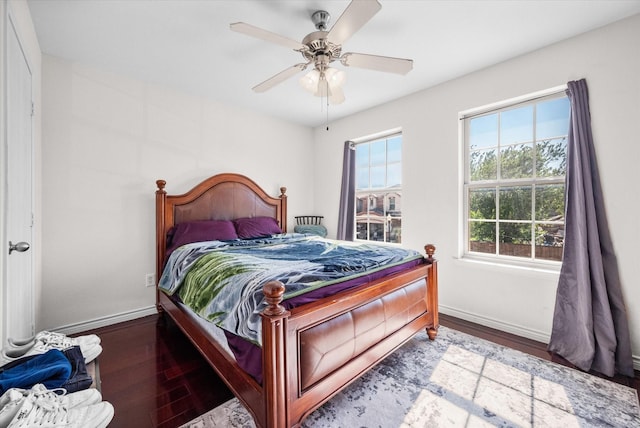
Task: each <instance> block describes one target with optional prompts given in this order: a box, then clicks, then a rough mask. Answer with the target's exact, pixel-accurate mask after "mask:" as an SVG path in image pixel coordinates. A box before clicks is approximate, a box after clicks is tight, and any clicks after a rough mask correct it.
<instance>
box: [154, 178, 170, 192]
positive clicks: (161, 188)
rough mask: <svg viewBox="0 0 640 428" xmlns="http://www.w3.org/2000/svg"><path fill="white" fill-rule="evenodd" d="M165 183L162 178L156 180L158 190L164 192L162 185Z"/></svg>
mask: <svg viewBox="0 0 640 428" xmlns="http://www.w3.org/2000/svg"><path fill="white" fill-rule="evenodd" d="M166 185H167V182H166V181H164V180H156V186H158V192H162V193H164V192H165V190H164V186H166Z"/></svg>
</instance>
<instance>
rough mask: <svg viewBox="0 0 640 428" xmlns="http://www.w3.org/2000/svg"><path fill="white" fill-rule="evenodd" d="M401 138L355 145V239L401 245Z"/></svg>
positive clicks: (396, 137) (376, 140)
mask: <svg viewBox="0 0 640 428" xmlns="http://www.w3.org/2000/svg"><path fill="white" fill-rule="evenodd" d="M401 201H402V135H401V134H394V135H390V136H386V137H383V138H378V139H375V140H371V141H366V142H362V143H358V144H357V145H356V239H359V240H365V241H380V242H391V243H395V244H399V243H401V242H402V215H401V214H402V213H401V207H402V202H401Z"/></svg>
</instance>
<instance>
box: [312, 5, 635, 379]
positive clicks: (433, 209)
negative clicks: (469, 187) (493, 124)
mask: <svg viewBox="0 0 640 428" xmlns="http://www.w3.org/2000/svg"><path fill="white" fill-rule="evenodd" d="M451 54H452V55H455V52H452V53H451ZM581 78H585V79H586V80H587V84H588V86H589V91H590V106H591V114H592V127H593V133H594V139H595V145H596V152H597V156H598V162H599V166H600V172H601V179H602V184H603V188H604V194H605V203H606V207H607V210H608V218H609V224H610V227H611V232H612V235H613V241H614V245H615V250H616V253H617V256H618V261H619V267H620V273H621V277H622V286H623V292H624V296H625V299H626V303H627V307H628V313H629V321H630V328H631V334H632V346H633V353H634V355H635V365H636V368H640V310H638V308H640V287H638V286H637V284H638V278H639V277H640V263H638V260H639V259H640V246H639V245H638V241H640V226H639V224H640V222H639V221H638V212H640V192H638V191H637V189H636V188H635V185H636V184H637V183H638V182H640V168H639V167H638V165H640V144H639V143H640V140H639V135H640V120H639V118H640V15H636V16H633V17H631V18H628V19H626V20H623V21H620V22H618V23H615V24H612V25H609V26H607V27H603V28H601V29H598V30H595V31H592V32H589V33H586V34H583V35H580V36H578V37H575V38H572V39H569V40H566V41H563V42H561V43H558V44H555V45H553V46H550V47H547V48H544V49H541V50H539V51H536V52H533V53H530V54H528V55H524V56H522V57H519V58H515V59H513V60H510V61H507V62H504V63H501V64H498V65H496V66H493V67H490V68H488V69H485V70H482V71H478V72H475V73H472V74H470V75H467V76H464V77H462V78H458V79H455V80H452V81H449V82H447V83H444V84H442V85H439V86H437V87H434V88H431V89H427V90H425V91H422V92H420V93H416V94H414V95H411V96H408V97H405V98H402V99H400V100H398V101H396V102H393V103H389V104H386V105H384V106H381V107H378V108H374V109H371V110H369V111H366V112H363V113H360V114H356V115H353V116H351V117H349V118H346V119H344V120H340V121H337V122H335V123H332V124H331V127H330V130H329V131H326V130H325V129H324V128H322V127H319V128H317V129H316V130H315V140H316V144H315V157H316V168H315V173H316V177H315V181H314V183H315V196H314V197H315V208H316V209H315V210H314V212H317V213H319V214H322V215H324V216H325V220H326V223H327V226H328V228H329V229H330V233H331V234H335V230H336V224H337V213H338V209H337V206H338V199H339V194H340V177H339V174H335V173H333V171H341V170H342V159H341V158H342V145H343V141H345V140H347V139H353V138H357V137H361V136H366V135H370V134H373V133H376V132H379V131H382V130H385V129H391V128H396V127H402V129H403V134H404V137H403V141H404V154H403V156H404V157H403V200H402V203H403V228H404V230H403V233H402V236H403V239H404V240H405V242H404V244H405V246H407V247H411V248H416V249H421V248H422V246H423V245H424V244H426V243H433V244H435V245H436V247H437V251H436V255H437V257H438V259H439V264H440V266H439V274H440V282H439V284H440V296H439V297H440V304H441V310H442V312H444V313H449V314H452V315H456V316H459V317H462V318H466V319H470V320H473V321H476V322H480V323H482V324H485V325H489V326H494V327H498V328H501V329H503V330H506V331H511V332H514V333H517V334H520V335H524V336H527V337H531V338H534V339H537V340H541V341H547V340H548V338H549V336H550V333H551V325H552V317H553V308H554V303H555V290H556V286H557V280H558V274H557V273H554V272H542V271H535V270H524V269H516V268H507V267H496V266H491V265H486V264H479V263H472V262H469V261H465V260H460V259H457V256H458V254H459V247H458V240H459V236H460V228H459V223H458V214H459V209H460V205H461V198H460V193H459V189H460V186H459V183H460V179H459V176H460V162H459V158H460V155H461V151H460V145H459V140H458V113H459V112H460V111H463V110H467V109H470V108H474V107H479V106H483V105H486V104H490V103H494V102H498V101H502V100H506V99H509V98H513V97H517V96H520V95H524V94H528V93H532V92H535V91H539V90H544V89H547V88H552V87H555V86H558V85H562V84H565V83H566V82H568V81H570V80H578V79H581Z"/></svg>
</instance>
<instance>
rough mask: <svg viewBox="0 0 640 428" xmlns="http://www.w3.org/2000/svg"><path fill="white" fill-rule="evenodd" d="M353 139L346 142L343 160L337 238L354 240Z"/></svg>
mask: <svg viewBox="0 0 640 428" xmlns="http://www.w3.org/2000/svg"><path fill="white" fill-rule="evenodd" d="M355 151H356V149H355V145H354V144H353V141H345V142H344V158H343V161H342V188H341V190H340V209H339V211H338V233H337V238H338V239H342V240H344V241H353V235H354V233H353V229H354V222H355V198H356V177H355V174H356V153H355Z"/></svg>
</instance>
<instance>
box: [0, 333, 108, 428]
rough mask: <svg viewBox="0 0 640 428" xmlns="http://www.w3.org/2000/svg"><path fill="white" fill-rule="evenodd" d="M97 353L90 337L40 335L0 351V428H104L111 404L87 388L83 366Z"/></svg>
mask: <svg viewBox="0 0 640 428" xmlns="http://www.w3.org/2000/svg"><path fill="white" fill-rule="evenodd" d="M101 352H102V346H100V337H98V336H97V335H95V334H90V335H85V336H79V337H68V336H66V335H64V334H61V333H55V332H49V331H42V332H40V333H38V334H36V335H35V336H34V337H31V338H28V339H25V340H11V339H9V340H8V341H7V346H6V347H5V348H3V349H2V350H1V351H0V428H22V427H34V426H46V427H58V426H59V427H67V428H104V427H106V426H107V425H108V424H109V422H111V419H112V418H113V414H114V410H113V406H112V405H111V403H109V402H106V401H103V400H102V395H101V394H100V391H98V390H97V389H95V388H91V385H92V384H93V378H92V377H91V375H90V374H89V373H88V371H87V364H89V363H91V362H92V361H93V360H95V359H96V358H97V357H98V355H100V353H101Z"/></svg>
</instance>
